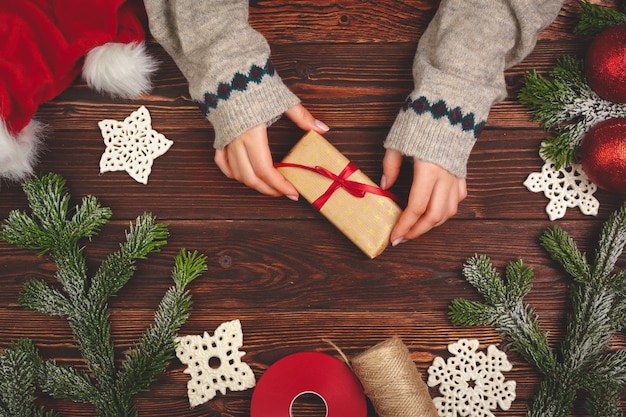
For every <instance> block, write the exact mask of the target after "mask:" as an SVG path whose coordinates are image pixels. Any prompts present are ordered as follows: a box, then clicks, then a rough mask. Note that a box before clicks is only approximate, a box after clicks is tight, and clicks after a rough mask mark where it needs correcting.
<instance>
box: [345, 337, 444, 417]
mask: <svg viewBox="0 0 626 417" xmlns="http://www.w3.org/2000/svg"><path fill="white" fill-rule="evenodd" d="M352 367H353V369H354V372H355V374H356V375H357V377H358V378H359V379H360V380H361V384H363V388H364V390H365V395H367V396H368V397H369V399H370V401H371V402H372V404H373V405H374V408H375V409H376V412H377V413H378V415H379V416H380V417H438V414H437V409H436V408H435V405H434V404H433V400H432V398H431V397H430V394H429V393H428V387H427V386H426V383H425V382H424V381H423V380H422V377H421V375H420V373H419V371H418V370H417V368H416V367H415V364H414V363H413V361H412V360H411V357H410V356H409V350H408V349H407V347H406V346H405V345H404V343H402V340H400V338H399V337H395V336H394V337H392V338H391V339H388V340H386V341H384V342H382V343H379V344H377V345H376V346H374V347H372V348H370V349H368V350H366V351H365V352H363V353H361V354H360V355H358V356H356V357H354V358H353V359H352Z"/></svg>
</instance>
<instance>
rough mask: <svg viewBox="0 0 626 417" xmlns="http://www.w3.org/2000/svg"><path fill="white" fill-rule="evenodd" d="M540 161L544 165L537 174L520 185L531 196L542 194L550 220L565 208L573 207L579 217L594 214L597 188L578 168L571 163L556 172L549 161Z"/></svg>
mask: <svg viewBox="0 0 626 417" xmlns="http://www.w3.org/2000/svg"><path fill="white" fill-rule="evenodd" d="M541 159H543V160H544V162H545V163H544V165H543V166H542V167H541V172H533V173H532V174H530V175H528V177H527V178H526V181H524V185H525V186H526V188H527V189H528V190H529V191H532V192H535V193H536V192H540V191H543V195H544V196H546V197H547V198H548V199H550V202H549V203H548V204H547V205H546V213H548V217H549V218H550V220H556V219H560V218H561V217H563V216H565V211H566V210H567V209H568V208H571V207H576V206H578V208H579V209H580V211H581V212H582V213H583V214H586V215H593V216H595V215H597V214H598V208H599V207H600V202H599V201H598V200H597V199H596V198H595V197H594V196H593V193H594V192H596V190H597V189H598V187H597V186H596V185H595V184H594V183H592V182H591V180H590V179H589V177H588V176H587V174H585V171H583V167H582V165H580V164H576V163H572V164H571V166H569V167H561V169H559V170H557V169H555V167H554V162H553V161H551V160H548V159H546V158H544V157H543V156H541Z"/></svg>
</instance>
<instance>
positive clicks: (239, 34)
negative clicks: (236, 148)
mask: <svg viewBox="0 0 626 417" xmlns="http://www.w3.org/2000/svg"><path fill="white" fill-rule="evenodd" d="M144 4H145V7H146V11H147V14H148V21H149V25H150V32H151V33H152V35H153V36H154V38H155V39H156V40H157V41H158V42H159V44H161V46H162V47H163V48H164V49H165V50H166V52H167V53H168V54H169V55H170V56H171V57H172V58H173V59H174V61H175V62H176V65H177V66H178V67H179V68H180V70H181V72H182V73H183V75H184V76H185V78H186V79H187V81H188V82H189V93H190V95H191V98H192V99H193V100H194V101H195V102H196V103H197V104H198V106H199V107H200V109H201V110H202V111H203V113H204V114H205V116H206V117H207V119H208V120H209V121H210V122H211V124H212V125H213V128H214V130H215V144H214V146H215V147H216V148H217V149H222V148H224V147H225V146H226V145H228V144H229V143H230V142H231V141H233V140H234V139H235V138H237V137H239V136H240V135H241V134H243V133H244V132H245V131H247V130H249V129H251V128H253V127H255V126H258V125H260V124H262V123H268V124H271V123H272V122H274V121H275V120H276V119H278V118H280V116H281V115H282V114H283V113H284V112H285V111H286V110H288V109H289V108H291V107H293V106H295V105H296V104H298V103H299V102H300V101H299V99H298V97H296V96H295V95H294V94H293V93H291V92H290V91H289V89H288V88H287V87H286V86H285V85H284V84H283V82H282V80H281V79H280V77H279V76H278V74H277V73H276V70H275V69H274V66H273V65H272V62H271V60H270V48H269V45H268V43H267V41H266V40H265V38H264V37H263V36H262V35H261V34H260V33H259V32H257V31H255V30H254V29H253V28H252V27H250V25H249V24H248V0H175V1H173V0H172V1H170V0H145V1H144Z"/></svg>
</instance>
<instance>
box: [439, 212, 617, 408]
mask: <svg viewBox="0 0 626 417" xmlns="http://www.w3.org/2000/svg"><path fill="white" fill-rule="evenodd" d="M540 243H541V245H542V247H543V248H544V249H545V250H546V251H547V252H548V254H549V255H550V256H551V257H552V259H554V260H555V261H556V262H558V263H559V264H560V265H561V266H562V267H563V269H564V271H565V272H567V273H568V274H569V275H570V276H571V278H572V284H571V286H570V291H569V296H570V299H571V309H572V312H571V314H570V316H569V317H568V321H567V328H566V332H565V337H564V339H563V340H562V341H561V343H560V344H559V345H558V347H556V348H554V349H552V348H550V347H549V344H548V340H547V337H546V334H545V332H543V331H541V329H540V327H539V323H538V320H537V316H536V314H535V312H534V311H533V310H532V309H531V308H530V307H529V306H528V305H527V304H526V303H525V302H524V301H523V297H524V296H525V295H526V294H527V293H528V292H529V291H530V287H531V280H532V274H531V270H530V268H528V267H526V266H524V264H523V262H522V261H521V260H517V261H516V262H512V263H511V264H509V266H508V267H507V268H506V271H505V278H504V279H502V278H501V277H500V275H499V274H498V273H497V271H496V270H495V268H494V267H493V265H492V264H491V262H490V260H489V259H488V258H486V257H485V256H475V257H473V258H470V259H469V260H468V261H467V262H466V264H465V266H464V268H463V275H464V277H465V278H466V279H467V281H468V282H469V283H470V284H472V285H473V286H474V287H475V288H476V289H477V291H478V292H479V293H480V294H481V295H482V296H483V298H484V302H483V303H480V302H477V301H470V300H465V299H457V300H453V301H452V303H451V304H450V313H449V315H450V319H451V321H452V322H453V323H454V324H456V325H464V326H468V325H472V326H475V325H485V324H490V325H493V326H494V327H495V328H496V330H497V331H498V332H499V333H500V335H501V336H502V338H503V339H504V340H506V341H507V342H509V343H510V344H511V346H512V347H513V349H514V350H515V351H517V352H519V353H520V355H521V356H522V358H524V360H526V361H528V362H529V363H531V364H532V365H534V366H536V367H537V369H538V370H539V371H540V372H541V373H542V374H544V380H543V381H542V382H541V384H540V385H539V388H538V390H537V392H536V393H535V396H534V398H533V400H532V402H531V403H530V405H529V407H528V413H527V415H528V416H532V417H540V416H541V417H566V416H568V415H569V410H570V408H571V407H572V405H573V404H574V402H575V401H576V398H577V396H578V395H579V393H581V392H584V393H586V403H585V407H586V409H587V411H588V412H589V413H590V416H592V417H613V416H616V415H618V413H620V412H621V411H620V410H619V400H620V395H621V394H622V393H623V392H624V391H626V350H624V349H619V350H611V347H610V344H611V340H612V339H613V338H614V336H615V334H616V332H618V331H621V330H623V329H624V325H625V324H626V320H625V317H626V313H625V311H626V297H625V295H626V273H625V272H624V271H616V270H615V266H616V262H617V260H618V259H619V257H620V255H621V254H622V251H623V248H624V245H625V244H626V204H624V205H623V206H622V207H621V208H620V209H619V210H617V211H616V212H614V213H613V214H612V215H611V216H610V217H609V218H608V219H607V221H606V222H605V224H604V225H603V227H602V230H601V231H600V235H599V238H598V245H597V248H596V251H595V255H594V257H593V259H592V260H591V261H589V260H588V257H587V256H586V255H585V254H584V253H582V252H580V250H579V249H578V248H577V246H576V243H575V242H574V240H573V239H571V237H570V236H569V235H568V234H567V233H566V232H565V231H564V230H562V229H561V228H559V227H558V226H555V227H553V228H551V229H548V230H546V231H545V232H544V234H543V235H542V236H541V238H540Z"/></svg>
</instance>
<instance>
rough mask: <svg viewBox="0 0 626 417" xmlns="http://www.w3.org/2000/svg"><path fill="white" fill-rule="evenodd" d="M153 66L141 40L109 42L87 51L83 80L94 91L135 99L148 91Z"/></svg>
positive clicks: (152, 61)
mask: <svg viewBox="0 0 626 417" xmlns="http://www.w3.org/2000/svg"><path fill="white" fill-rule="evenodd" d="M156 68H157V62H156V60H155V59H154V58H153V57H152V56H150V55H149V54H148V53H147V52H146V47H145V44H144V43H129V44H125V43H115V42H110V43H107V44H104V45H102V46H98V47H96V48H94V49H92V50H91V51H89V52H88V53H87V57H86V58H85V64H84V65H83V79H84V80H85V81H86V82H87V84H88V85H89V86H90V87H91V88H93V89H94V90H96V91H99V92H106V93H109V94H111V95H112V96H114V97H122V98H136V97H139V96H141V95H142V94H145V93H147V92H148V91H150V89H151V88H152V83H151V81H150V76H151V75H152V73H153V72H154V71H155V70H156Z"/></svg>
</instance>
